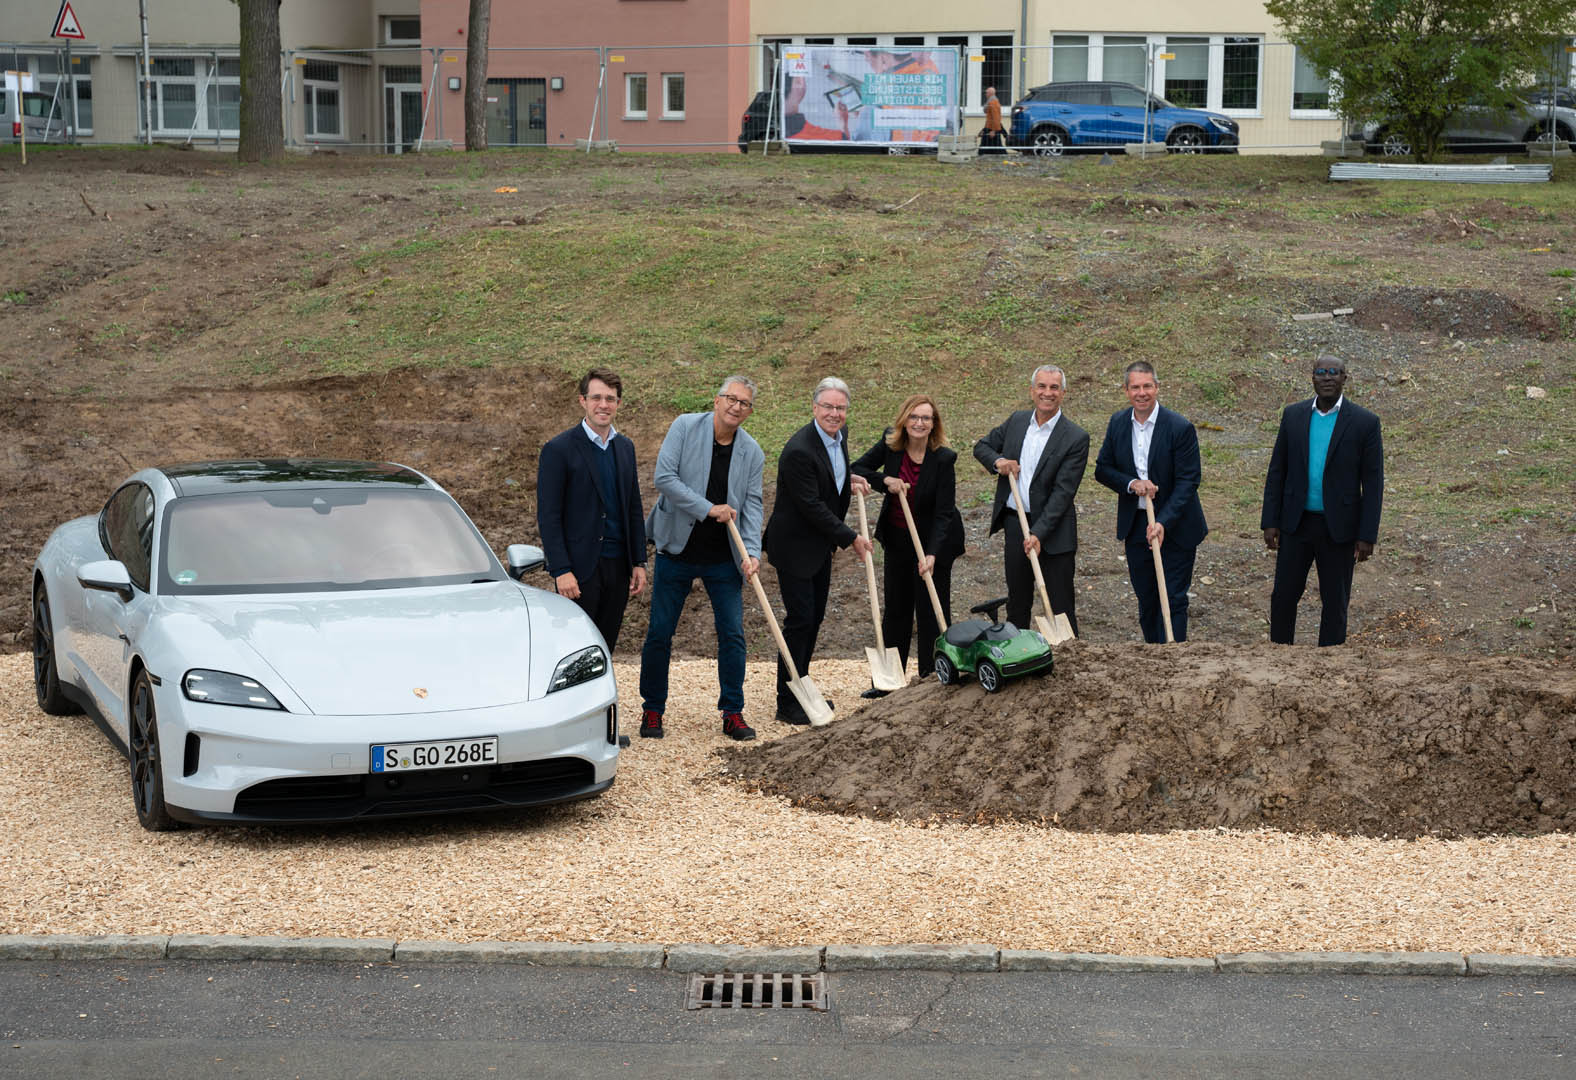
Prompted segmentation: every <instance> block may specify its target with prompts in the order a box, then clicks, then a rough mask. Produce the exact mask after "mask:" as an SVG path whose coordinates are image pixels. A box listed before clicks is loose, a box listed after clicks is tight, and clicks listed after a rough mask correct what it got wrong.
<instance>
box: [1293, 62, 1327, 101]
mask: <svg viewBox="0 0 1576 1080" xmlns="http://www.w3.org/2000/svg"><path fill="white" fill-rule="evenodd" d="M1291 111H1292V112H1294V113H1303V112H1307V113H1326V114H1327V113H1329V112H1330V81H1329V80H1328V79H1321V78H1319V73H1318V72H1317V71H1315V70H1314V69H1313V65H1312V64H1310V63H1309V62H1308V58H1307V57H1305V56H1303V55H1302V50H1300V49H1299V50H1298V51H1297V61H1296V63H1295V64H1294V65H1293V68H1292V78H1291Z"/></svg>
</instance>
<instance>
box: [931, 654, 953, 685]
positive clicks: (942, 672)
mask: <svg viewBox="0 0 1576 1080" xmlns="http://www.w3.org/2000/svg"><path fill="white" fill-rule="evenodd" d="M936 681H937V682H938V683H940V684H941V685H942V686H951V685H952V684H953V683H955V682H957V681H958V669H957V668H956V667H954V666H953V664H952V658H951V657H949V656H948V655H947V654H946V653H944V652H938V653H937V654H936Z"/></svg>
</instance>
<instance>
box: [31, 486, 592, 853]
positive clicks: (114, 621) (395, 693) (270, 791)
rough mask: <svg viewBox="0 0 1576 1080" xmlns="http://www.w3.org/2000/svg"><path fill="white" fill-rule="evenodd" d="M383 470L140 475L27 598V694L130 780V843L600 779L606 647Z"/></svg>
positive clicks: (62, 531) (445, 510)
mask: <svg viewBox="0 0 1576 1080" xmlns="http://www.w3.org/2000/svg"><path fill="white" fill-rule="evenodd" d="M508 562H509V570H507V571H506V570H505V569H504V567H503V566H501V565H500V564H499V562H498V560H497V558H496V557H495V556H494V555H493V553H492V551H491V549H489V548H488V546H487V543H486V541H484V540H483V539H482V536H481V534H480V533H479V532H477V530H476V527H475V526H474V525H473V524H472V523H471V521H470V519H469V518H468V517H466V516H465V512H464V511H462V510H461V509H460V507H459V505H458V504H456V503H455V501H454V500H453V499H452V498H450V497H449V495H448V494H447V493H446V492H445V491H443V489H442V488H440V487H439V486H438V485H437V484H435V483H433V482H432V481H431V480H430V479H428V478H427V477H426V476H423V475H422V474H421V473H419V472H416V471H415V470H413V469H409V468H406V467H404V466H400V465H391V464H380V463H375V462H357V461H302V460H271V461H218V462H204V463H200V464H194V465H177V466H170V467H164V468H154V469H144V470H142V471H141V472H138V473H136V474H135V475H133V476H131V477H130V478H129V479H127V480H126V481H125V482H124V483H122V484H121V485H120V486H119V487H118V488H117V489H116V490H115V492H114V494H113V495H111V496H110V498H109V501H108V502H106V503H105V504H104V508H103V510H101V511H100V512H99V513H98V514H96V515H93V516H88V517H80V518H77V519H76V520H74V521H69V522H67V523H65V524H64V525H61V526H60V527H59V528H58V529H56V530H55V531H54V533H53V534H52V535H51V536H50V537H49V540H48V541H47V542H46V543H45V544H44V547H43V550H42V551H41V552H40V553H39V556H38V560H37V562H36V564H35V567H34V571H33V579H32V599H33V682H34V688H35V690H36V691H37V695H38V704H39V707H40V708H41V709H43V710H44V711H45V712H46V713H50V714H52V715H63V714H67V713H72V712H78V711H86V712H87V713H88V714H89V715H90V716H92V718H93V719H94V720H95V722H96V723H97V724H98V725H99V727H100V728H101V729H102V730H103V731H104V733H105V735H107V736H108V737H109V739H110V741H111V742H112V743H114V744H115V745H116V746H117V747H118V748H119V749H120V751H121V753H122V754H124V755H125V756H126V757H127V758H128V759H129V760H130V763H131V794H132V800H133V803H134V805H135V808H136V812H137V819H138V820H139V821H140V822H141V823H142V825H143V827H144V828H147V829H153V830H161V829H168V828H172V827H174V826H175V825H176V824H177V823H178V822H247V823H251V822H276V823H277V822H319V821H336V820H345V819H352V818H383V817H396V816H404V815H415V814H439V813H448V812H455V811H468V810H484V809H501V808H508V807H520V806H530V805H536V804H542V803H554V802H562V801H566V800H570V799H580V798H586V797H588V796H593V795H597V794H599V793H601V792H602V791H604V790H606V789H607V788H608V787H609V786H610V785H611V784H612V783H613V778H614V773H615V771H616V768H617V764H618V752H619V735H618V728H617V716H618V712H617V699H618V692H617V687H616V686H615V684H614V681H613V674H612V671H611V669H610V667H609V663H608V655H607V651H606V646H605V643H604V642H603V640H602V637H601V635H600V634H599V633H598V632H597V630H596V628H595V626H594V625H593V624H592V623H591V621H590V619H589V618H588V617H587V616H586V615H585V614H584V612H582V611H581V610H580V608H579V607H578V606H577V605H575V604H574V603H573V602H571V601H569V600H566V599H563V598H562V597H559V596H557V595H556V594H553V593H548V592H544V591H543V590H541V589H535V588H531V587H529V586H527V585H524V584H521V583H519V581H518V578H519V577H521V576H523V575H524V574H525V573H526V572H527V571H528V570H531V569H534V568H535V567H538V566H540V565H541V564H542V562H543V558H542V553H541V551H540V549H538V548H533V547H528V546H526V545H523V544H522V545H514V546H511V547H510V548H509V551H508Z"/></svg>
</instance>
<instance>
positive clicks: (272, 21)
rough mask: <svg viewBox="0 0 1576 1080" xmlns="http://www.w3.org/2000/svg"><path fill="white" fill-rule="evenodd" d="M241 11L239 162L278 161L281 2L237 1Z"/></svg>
mask: <svg viewBox="0 0 1576 1080" xmlns="http://www.w3.org/2000/svg"><path fill="white" fill-rule="evenodd" d="M238 4H239V6H240V9H241V142H240V147H239V156H240V159H241V160H242V161H277V160H278V159H280V158H282V157H284V153H285V127H284V114H283V112H282V109H283V104H282V102H283V95H282V94H281V93H280V91H279V83H280V78H279V56H280V52H281V46H280V41H279V4H280V0H238Z"/></svg>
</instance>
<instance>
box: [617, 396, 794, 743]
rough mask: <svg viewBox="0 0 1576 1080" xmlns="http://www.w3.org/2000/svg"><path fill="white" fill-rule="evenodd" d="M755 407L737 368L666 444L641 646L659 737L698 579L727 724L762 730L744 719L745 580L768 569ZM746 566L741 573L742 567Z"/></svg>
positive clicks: (736, 735)
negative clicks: (706, 408) (713, 633)
mask: <svg viewBox="0 0 1576 1080" xmlns="http://www.w3.org/2000/svg"><path fill="white" fill-rule="evenodd" d="M754 408H755V383H754V382H753V381H751V380H750V379H749V378H747V377H745V376H743V375H730V376H728V377H727V378H726V379H724V380H723V382H722V386H721V387H720V388H719V389H718V390H717V397H716V401H715V402H714V404H713V407H712V409H711V411H710V412H699V413H686V414H685V415H683V416H680V417H679V418H678V419H676V420H674V421H673V424H672V426H671V427H669V428H668V433H667V436H666V437H665V438H663V440H662V449H661V450H659V451H657V467H656V484H657V502H656V505H655V506H653V507H652V508H651V517H650V519H649V520H648V521H647V522H646V532H647V533H648V534H649V535H650V536H651V540H652V542H653V543H654V544H655V545H656V548H657V555H656V560H655V564H654V565H653V567H652V571H651V621H650V622H649V623H648V624H647V626H646V642H645V644H644V645H643V646H642V647H641V650H640V697H641V714H640V736H641V738H643V739H660V738H662V736H663V734H664V732H663V727H662V714H663V711H664V710H665V709H666V708H667V703H668V666H669V661H670V660H671V659H672V656H673V633H674V631H675V630H676V629H677V628H678V624H679V616H680V615H681V614H682V613H683V611H684V600H685V598H686V597H688V596H689V594H690V590H691V589H692V588H694V585H695V579H696V578H699V579H700V582H701V584H702V585H704V586H705V587H706V595H707V597H708V598H710V600H711V617H712V623H713V625H714V626H715V627H716V629H717V709H718V711H719V712H721V713H722V733H723V734H724V735H727V736H728V737H729V738H732V739H741V740H742V739H753V738H755V731H754V729H753V728H751V727H750V726H749V725H748V724H746V723H745V722H744V608H743V601H742V600H741V598H740V593H741V591H742V588H743V579H744V578H747V577H749V576H750V575H752V574H754V573H755V572H756V571H757V570H758V569H759V568H760V552H761V518H762V512H763V508H764V501H763V497H762V491H761V480H762V472H763V468H764V465H765V461H766V455H765V454H764V453H763V452H762V450H761V447H760V444H759V443H757V442H756V441H755V440H754V439H753V438H751V437H750V434H749V433H748V432H747V431H745V430H744V428H743V427H742V426H741V425H742V424H743V423H744V421H745V419H746V418H747V417H748V416H749V415H750V413H751V412H752V411H753V410H754ZM729 521H733V522H735V523H736V525H737V528H738V530H739V535H740V537H741V538H742V539H743V540H744V547H745V549H746V550H747V551H749V552H750V554H749V555H748V556H746V557H744V558H742V559H741V557H740V555H739V552H738V549H737V547H736V546H735V545H734V543H733V541H732V538H731V537H730V536H729V535H728V524H727V523H728V522H729ZM741 574H742V575H743V577H741V576H740V575H741Z"/></svg>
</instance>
